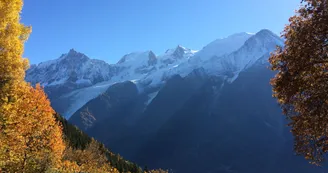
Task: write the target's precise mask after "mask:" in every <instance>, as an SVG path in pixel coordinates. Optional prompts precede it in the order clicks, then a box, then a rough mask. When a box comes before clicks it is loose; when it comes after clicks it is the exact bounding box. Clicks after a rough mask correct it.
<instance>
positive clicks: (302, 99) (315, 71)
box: [269, 0, 328, 164]
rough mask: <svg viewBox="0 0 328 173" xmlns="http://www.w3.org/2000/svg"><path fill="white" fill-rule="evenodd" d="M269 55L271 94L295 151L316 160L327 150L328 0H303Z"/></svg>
mask: <svg viewBox="0 0 328 173" xmlns="http://www.w3.org/2000/svg"><path fill="white" fill-rule="evenodd" d="M289 21H290V23H289V25H287V26H286V27H285V29H284V32H283V33H282V36H283V37H284V38H285V39H286V41H285V46H284V47H283V48H281V47H280V48H278V49H277V51H276V53H274V54H272V56H271V57H270V60H269V61H270V63H271V65H272V70H274V71H277V72H278V73H277V75H276V76H275V77H274V78H273V79H272V80H271V84H272V86H273V96H274V97H276V98H277V99H278V102H279V103H280V104H281V107H282V110H283V113H284V114H285V115H286V116H287V118H288V120H289V121H290V123H289V126H290V127H291V132H292V134H293V136H294V138H295V139H294V148H295V151H296V153H297V154H300V155H304V156H305V158H306V159H308V160H310V162H311V163H314V164H320V163H321V162H322V161H323V160H324V155H325V153H327V151H328V0H303V1H302V5H301V7H300V9H299V10H298V11H297V13H296V15H295V16H293V17H291V18H290V19H289Z"/></svg>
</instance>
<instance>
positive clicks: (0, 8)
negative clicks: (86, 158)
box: [0, 0, 65, 172]
mask: <svg viewBox="0 0 328 173" xmlns="http://www.w3.org/2000/svg"><path fill="white" fill-rule="evenodd" d="M22 5H23V2H22V0H0V19H1V20H0V172H45V171H49V170H56V169H57V168H58V167H59V166H60V162H61V158H62V153H63V150H64V147H65V146H64V144H63V141H62V132H61V127H60V126H59V124H58V123H57V121H56V120H55V118H54V110H53V109H52V108H51V106H50V102H49V100H48V99H47V97H46V95H45V93H44V92H43V90H42V88H41V87H40V85H37V86H36V88H33V87H32V86H30V84H28V83H26V82H25V81H24V76H25V70H26V69H27V67H28V62H27V60H25V59H23V58H22V54H23V50H24V41H25V40H26V39H27V37H28V34H29V32H30V28H28V27H25V26H24V25H23V24H21V23H20V12H21V10H22Z"/></svg>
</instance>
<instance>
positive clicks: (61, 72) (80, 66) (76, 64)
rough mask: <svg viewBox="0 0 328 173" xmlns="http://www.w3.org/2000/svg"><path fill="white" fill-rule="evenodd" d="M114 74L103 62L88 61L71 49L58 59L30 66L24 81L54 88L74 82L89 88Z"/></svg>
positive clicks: (113, 70) (110, 67) (112, 69)
mask: <svg viewBox="0 0 328 173" xmlns="http://www.w3.org/2000/svg"><path fill="white" fill-rule="evenodd" d="M114 74H115V68H114V67H112V66H111V65H109V64H107V63H106V62H105V61H102V60H97V59H90V58H89V57H87V56H86V55H84V54H82V53H79V52H76V51H75V50H74V49H71V50H70V51H69V52H68V53H66V54H63V55H62V56H60V57H59V58H58V59H55V60H50V61H46V62H42V63H40V64H38V65H32V66H31V68H30V69H28V70H27V72H26V80H27V81H29V82H31V83H32V84H35V83H40V84H41V85H43V86H45V87H47V86H55V85H62V84H65V83H68V82H74V83H76V84H80V85H83V86H90V85H93V84H95V83H98V82H102V81H107V80H109V79H110V78H111V77H112V76H113V75H114Z"/></svg>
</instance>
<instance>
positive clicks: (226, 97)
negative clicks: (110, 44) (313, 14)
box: [26, 29, 321, 173]
mask: <svg viewBox="0 0 328 173" xmlns="http://www.w3.org/2000/svg"><path fill="white" fill-rule="evenodd" d="M283 45H284V42H283V40H282V39H281V38H280V37H278V36H277V35H275V34H274V33H272V32H271V31H269V30H267V29H264V30H261V31H259V32H257V33H256V34H251V33H246V32H243V33H237V34H234V35H231V36H228V37H226V38H222V39H217V40H215V41H213V42H211V43H209V44H208V45H206V46H205V47H204V48H203V49H201V50H199V51H196V50H192V49H188V48H185V47H183V46H180V45H179V46H177V47H176V48H173V49H168V50H167V51H166V52H164V53H163V54H160V55H156V54H155V53H154V52H152V51H144V52H133V53H130V54H127V55H125V56H123V57H122V58H121V59H120V60H119V61H118V62H117V63H116V64H107V63H106V62H104V61H101V60H95V59H90V58H89V57H87V56H86V55H84V54H82V53H79V52H76V51H75V50H73V49H72V50H70V51H69V52H68V53H66V54H63V55H62V56H60V58H58V59H56V60H51V61H47V62H43V63H40V64H38V65H32V66H31V68H30V69H29V70H27V72H26V80H27V81H29V82H31V83H32V84H35V83H41V85H43V86H44V87H45V91H46V92H47V94H48V96H49V98H50V100H51V102H52V106H53V107H54V109H55V110H56V111H57V112H59V113H60V114H62V115H63V116H64V117H65V118H66V119H68V120H69V121H70V122H71V123H73V124H75V125H76V126H78V127H79V128H80V129H82V130H83V131H85V132H86V133H87V134H89V135H90V136H92V137H94V138H96V139H97V140H99V141H101V142H103V143H104V144H105V145H106V146H107V147H109V148H111V150H112V151H114V152H117V153H120V154H121V155H123V156H124V157H126V158H127V159H129V160H132V161H135V162H137V163H138V164H140V165H143V164H148V166H149V167H151V168H158V167H160V168H167V169H170V170H171V171H172V172H178V173H179V172H188V173H193V172H195V173H197V172H209V173H210V172H220V173H221V172H222V173H228V172H236V173H239V172H240V173H241V172H242V173H254V172H265V173H276V172H281V173H284V172H286V173H287V172H288V173H290V172H299V173H307V172H319V171H321V170H320V169H318V168H315V167H313V166H311V165H309V164H308V163H307V162H306V161H305V160H304V159H303V158H301V157H297V156H295V155H294V154H293V150H292V148H293V143H292V137H291V135H290V133H289V132H288V128H287V127H286V124H287V121H286V120H285V119H284V118H283V116H282V115H281V111H280V108H279V105H278V104H277V103H276V101H275V100H274V99H273V98H272V96H271V95H272V93H271V86H270V85H269V80H270V78H272V77H273V76H274V72H272V71H270V70H269V69H268V66H269V64H268V57H269V56H270V53H271V52H273V51H274V50H275V49H276V46H283Z"/></svg>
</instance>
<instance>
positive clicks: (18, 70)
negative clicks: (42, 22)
mask: <svg viewBox="0 0 328 173" xmlns="http://www.w3.org/2000/svg"><path fill="white" fill-rule="evenodd" d="M22 5H23V2H22V0H0V19H1V20H0V61H1V63H0V83H1V84H4V83H5V82H8V81H10V80H20V81H22V80H24V75H25V70H26V68H27V67H28V62H27V60H26V59H23V58H22V55H23V51H24V45H23V44H24V41H25V40H26V39H27V38H28V35H29V33H30V31H31V28H29V27H26V26H24V25H23V24H21V23H20V15H19V14H20V12H21V10H22Z"/></svg>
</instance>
